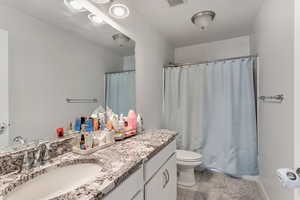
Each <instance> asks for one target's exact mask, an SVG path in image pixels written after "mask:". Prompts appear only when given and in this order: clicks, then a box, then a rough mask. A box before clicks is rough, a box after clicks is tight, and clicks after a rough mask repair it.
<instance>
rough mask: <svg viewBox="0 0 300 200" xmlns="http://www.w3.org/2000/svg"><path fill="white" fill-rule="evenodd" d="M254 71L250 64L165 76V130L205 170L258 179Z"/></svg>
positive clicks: (177, 70) (210, 66)
mask: <svg viewBox="0 0 300 200" xmlns="http://www.w3.org/2000/svg"><path fill="white" fill-rule="evenodd" d="M253 67H254V60H253V59H252V58H246V59H233V60H228V61H221V62H211V63H208V64H200V65H194V66H189V67H180V68H167V69H166V70H165V75H164V76H165V88H164V106H163V108H164V110H163V119H164V122H163V124H164V127H165V128H168V129H173V130H177V131H178V132H179V137H178V144H177V145H178V148H179V149H186V150H192V151H195V152H199V153H201V154H202V155H203V162H204V166H205V167H206V168H210V169H216V170H219V171H222V172H224V173H227V174H230V175H234V176H242V175H257V174H258V167H257V133H256V106H255V92H254V90H255V89H254V77H253Z"/></svg>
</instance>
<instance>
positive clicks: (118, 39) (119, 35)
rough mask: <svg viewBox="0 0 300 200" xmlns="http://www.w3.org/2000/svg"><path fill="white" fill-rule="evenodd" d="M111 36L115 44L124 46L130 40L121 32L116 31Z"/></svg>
mask: <svg viewBox="0 0 300 200" xmlns="http://www.w3.org/2000/svg"><path fill="white" fill-rule="evenodd" d="M112 38H113V40H114V41H116V42H117V44H118V45H119V46H120V47H124V46H126V45H127V44H128V43H129V41H130V38H129V37H127V36H126V35H124V34H123V33H117V34H115V35H113V36H112Z"/></svg>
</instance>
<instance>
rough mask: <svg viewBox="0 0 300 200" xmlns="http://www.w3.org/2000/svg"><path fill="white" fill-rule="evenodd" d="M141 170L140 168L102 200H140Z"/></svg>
mask: <svg viewBox="0 0 300 200" xmlns="http://www.w3.org/2000/svg"><path fill="white" fill-rule="evenodd" d="M143 184H144V180H143V170H142V168H140V169H139V170H138V171H136V172H135V173H133V174H131V175H130V176H129V177H128V178H127V179H126V180H125V181H124V182H123V183H121V184H120V185H119V186H118V187H117V188H115V189H114V190H113V191H112V192H111V193H109V194H108V195H107V196H106V197H105V198H104V200H120V199H122V200H142V197H143V195H142V194H143V192H142V191H143Z"/></svg>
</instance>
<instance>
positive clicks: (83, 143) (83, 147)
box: [79, 134, 86, 150]
mask: <svg viewBox="0 0 300 200" xmlns="http://www.w3.org/2000/svg"><path fill="white" fill-rule="evenodd" d="M79 145H80V149H81V150H85V149H86V148H85V138H84V134H81V139H80V144H79Z"/></svg>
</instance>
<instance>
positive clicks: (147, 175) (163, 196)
mask: <svg viewBox="0 0 300 200" xmlns="http://www.w3.org/2000/svg"><path fill="white" fill-rule="evenodd" d="M175 152H176V141H173V142H172V143H170V144H169V145H167V146H166V147H165V148H164V149H162V150H161V151H160V152H159V153H157V154H156V155H155V156H154V157H152V158H151V159H150V160H148V161H147V162H146V163H145V164H144V165H143V166H142V167H141V168H140V169H139V170H138V171H136V172H135V173H134V174H132V175H131V176H130V177H128V178H127V179H126V180H125V181H124V182H123V183H121V184H120V185H119V186H118V187H117V188H115V189H114V190H113V191H112V192H111V193H109V194H108V195H107V196H106V197H105V198H104V200H120V199H122V200H176V197H177V171H176V156H175Z"/></svg>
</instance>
